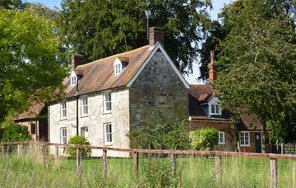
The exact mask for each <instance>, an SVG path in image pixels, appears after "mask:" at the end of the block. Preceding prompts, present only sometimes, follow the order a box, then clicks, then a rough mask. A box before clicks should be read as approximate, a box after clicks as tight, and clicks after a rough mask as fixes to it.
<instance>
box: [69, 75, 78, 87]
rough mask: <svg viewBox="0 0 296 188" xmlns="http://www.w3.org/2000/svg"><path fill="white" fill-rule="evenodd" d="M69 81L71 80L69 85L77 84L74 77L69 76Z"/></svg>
mask: <svg viewBox="0 0 296 188" xmlns="http://www.w3.org/2000/svg"><path fill="white" fill-rule="evenodd" d="M70 79H71V85H76V84H77V76H76V75H73V76H71V77H70Z"/></svg>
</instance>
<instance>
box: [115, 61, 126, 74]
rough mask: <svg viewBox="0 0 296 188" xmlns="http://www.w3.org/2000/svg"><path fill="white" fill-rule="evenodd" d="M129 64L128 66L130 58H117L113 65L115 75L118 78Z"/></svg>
mask: <svg viewBox="0 0 296 188" xmlns="http://www.w3.org/2000/svg"><path fill="white" fill-rule="evenodd" d="M127 64H128V58H124V57H119V58H116V59H115V61H114V63H113V67H114V75H115V76H116V75H118V74H120V73H121V72H122V71H123V70H124V68H125V67H126V66H127Z"/></svg>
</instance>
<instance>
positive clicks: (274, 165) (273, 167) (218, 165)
mask: <svg viewBox="0 0 296 188" xmlns="http://www.w3.org/2000/svg"><path fill="white" fill-rule="evenodd" d="M27 144H38V145H48V146H55V150H56V152H55V157H56V158H58V157H59V153H58V151H59V147H63V148H66V147H74V148H76V149H77V156H76V169H77V174H80V173H81V170H82V169H81V167H82V165H81V164H82V156H81V150H82V149H91V150H101V151H102V173H103V175H104V176H107V152H108V151H117V152H129V153H130V155H131V157H132V159H133V169H134V174H135V175H138V173H139V155H140V154H165V155H168V156H169V157H170V160H171V169H172V173H173V174H174V175H175V174H176V163H177V162H176V156H177V155H189V156H190V155H191V156H213V157H215V173H216V178H217V179H219V178H220V176H221V174H222V170H223V169H222V157H249V158H267V159H270V182H271V187H272V188H276V187H278V162H277V160H278V159H292V160H296V155H286V154H284V155H283V154H273V153H242V152H225V151H198V150H148V149H123V148H110V147H99V146H82V145H73V144H56V143H48V142H0V146H1V151H2V152H3V151H4V146H7V145H10V146H11V145H15V146H17V148H19V146H20V145H27Z"/></svg>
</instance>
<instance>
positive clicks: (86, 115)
mask: <svg viewBox="0 0 296 188" xmlns="http://www.w3.org/2000/svg"><path fill="white" fill-rule="evenodd" d="M85 117H88V114H85V115H81V116H80V118H85Z"/></svg>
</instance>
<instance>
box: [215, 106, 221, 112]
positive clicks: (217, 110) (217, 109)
mask: <svg viewBox="0 0 296 188" xmlns="http://www.w3.org/2000/svg"><path fill="white" fill-rule="evenodd" d="M219 111H220V110H219V105H216V113H217V114H219Z"/></svg>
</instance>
